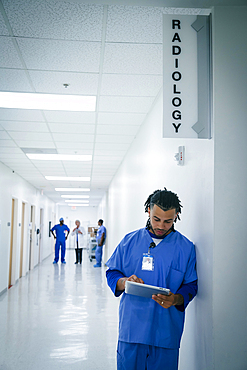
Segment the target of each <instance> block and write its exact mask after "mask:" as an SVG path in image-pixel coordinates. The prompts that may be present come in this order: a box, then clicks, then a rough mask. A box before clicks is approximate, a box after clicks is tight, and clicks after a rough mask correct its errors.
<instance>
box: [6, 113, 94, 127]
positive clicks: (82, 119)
mask: <svg viewBox="0 0 247 370" xmlns="http://www.w3.org/2000/svg"><path fill="white" fill-rule="evenodd" d="M0 114H1V112H0ZM44 115H45V117H46V119H47V121H48V122H49V123H50V122H61V123H87V124H89V123H95V117H96V114H95V112H66V111H55V110H45V111H44Z"/></svg>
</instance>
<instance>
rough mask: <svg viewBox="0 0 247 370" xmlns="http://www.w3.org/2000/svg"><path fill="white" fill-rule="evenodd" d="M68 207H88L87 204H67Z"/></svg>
mask: <svg viewBox="0 0 247 370" xmlns="http://www.w3.org/2000/svg"><path fill="white" fill-rule="evenodd" d="M68 206H70V207H88V206H89V204H68Z"/></svg>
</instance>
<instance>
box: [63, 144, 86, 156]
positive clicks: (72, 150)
mask: <svg viewBox="0 0 247 370" xmlns="http://www.w3.org/2000/svg"><path fill="white" fill-rule="evenodd" d="M60 144H61V143H60ZM87 144H88V143H87ZM90 145H92V144H90ZM83 146H84V145H83ZM57 152H58V154H78V155H81V154H87V155H92V154H93V145H92V149H76V150H74V149H64V148H62V149H61V148H60V149H58V150H57Z"/></svg>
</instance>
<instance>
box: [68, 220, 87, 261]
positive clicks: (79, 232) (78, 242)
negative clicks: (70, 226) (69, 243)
mask: <svg viewBox="0 0 247 370" xmlns="http://www.w3.org/2000/svg"><path fill="white" fill-rule="evenodd" d="M75 224H76V227H75V228H74V230H73V231H72V233H71V235H75V256H76V261H75V264H77V263H79V262H80V264H81V263H82V247H83V245H84V235H85V234H86V232H85V229H84V227H83V226H81V225H80V224H81V223H80V221H79V220H76V221H75Z"/></svg>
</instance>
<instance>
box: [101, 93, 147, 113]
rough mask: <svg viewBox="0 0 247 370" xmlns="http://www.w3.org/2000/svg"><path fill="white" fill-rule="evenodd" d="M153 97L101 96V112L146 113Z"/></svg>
mask: <svg viewBox="0 0 247 370" xmlns="http://www.w3.org/2000/svg"><path fill="white" fill-rule="evenodd" d="M153 101H154V98H153V97H152V98H150V97H140V98H139V97H126V96H123V97H121V98H120V97H117V96H102V97H101V98H100V102H99V110H100V111H101V112H131V113H148V111H149V109H150V108H151V105H152V103H153Z"/></svg>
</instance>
